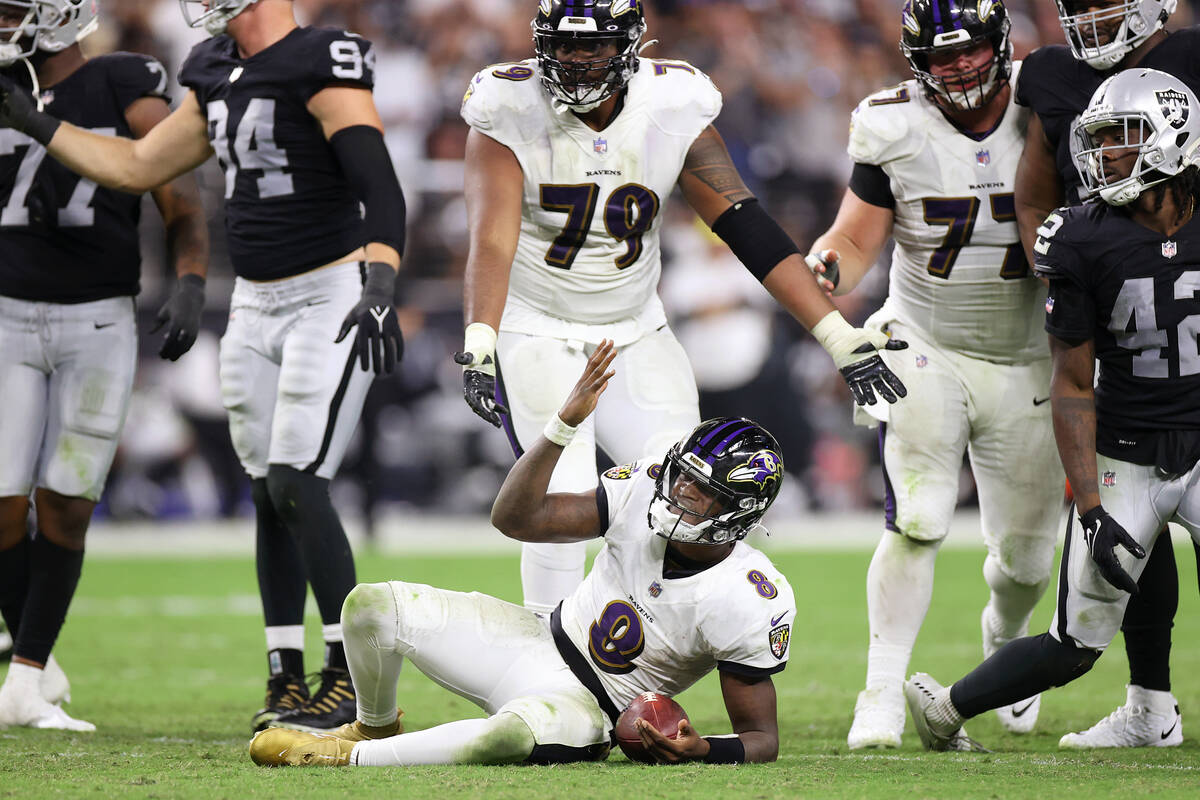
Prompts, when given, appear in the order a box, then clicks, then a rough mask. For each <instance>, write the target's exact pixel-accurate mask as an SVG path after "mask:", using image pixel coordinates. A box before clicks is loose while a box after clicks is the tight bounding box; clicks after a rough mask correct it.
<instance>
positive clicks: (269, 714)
mask: <svg viewBox="0 0 1200 800" xmlns="http://www.w3.org/2000/svg"><path fill="white" fill-rule="evenodd" d="M306 702H308V685H307V684H306V683H305V682H304V679H303V678H301V677H299V676H297V675H289V674H287V673H286V672H281V673H280V674H278V675H272V676H271V677H270V678H268V679H267V699H266V701H265V702H264V703H263V707H262V708H261V709H259V711H258V712H257V713H255V715H254V719H253V720H251V721H250V725H251V729H252V730H253V731H261V730H263V729H264V728H266V727H268V726H269V725H270V724H271V723H272V722H274V721H275V718H276V717H278V716H279V715H280V714H282V713H284V712H286V711H295V710H296V709H297V708H300V706H302V705H304V703H306Z"/></svg>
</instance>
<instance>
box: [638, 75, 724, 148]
mask: <svg viewBox="0 0 1200 800" xmlns="http://www.w3.org/2000/svg"><path fill="white" fill-rule="evenodd" d="M639 62H640V66H639V68H638V75H637V76H635V77H637V78H640V80H641V81H642V82H643V84H644V85H645V86H646V88H647V90H648V92H649V94H650V97H651V100H650V105H649V111H650V115H651V116H652V117H653V118H654V121H655V124H657V125H658V126H659V127H660V128H662V129H663V130H666V131H670V132H680V133H690V134H691V135H693V136H696V135H699V134H700V131H702V130H704V129H705V128H706V127H708V125H709V124H711V123H712V121H713V120H714V119H716V118H717V115H718V114H720V113H721V105H722V102H723V101H722V98H721V92H720V90H719V89H717V87H716V85H715V84H714V83H713V82H712V79H711V78H709V77H708V75H706V74H704V72H703V71H702V70H700V69H698V68H697V67H694V66H692V65H691V64H689V63H688V62H686V61H678V60H675V59H665V58H642V59H639Z"/></svg>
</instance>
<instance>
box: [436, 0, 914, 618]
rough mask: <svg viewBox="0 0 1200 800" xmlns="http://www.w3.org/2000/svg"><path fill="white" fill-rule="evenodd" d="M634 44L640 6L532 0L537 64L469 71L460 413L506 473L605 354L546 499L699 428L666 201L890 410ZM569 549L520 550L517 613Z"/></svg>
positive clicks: (687, 93)
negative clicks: (603, 466)
mask: <svg viewBox="0 0 1200 800" xmlns="http://www.w3.org/2000/svg"><path fill="white" fill-rule="evenodd" d="M645 29H646V24H645V18H644V16H643V11H642V5H641V2H640V0H542V2H541V3H540V5H539V7H538V12H537V15H536V17H535V18H534V20H533V39H534V44H535V48H536V57H535V58H531V59H526V60H525V61H521V62H518V63H511V64H499V65H496V66H492V67H488V68H487V69H484V70H482V71H481V72H479V73H478V74H477V75H475V77H474V78H473V79H472V81H471V84H470V86H469V87H468V89H467V93H466V96H465V97H464V99H463V104H462V116H463V118H464V119H465V120H466V121H467V122H468V123H469V124H470V126H471V131H470V134H469V137H468V139H467V154H466V162H467V164H466V201H467V213H468V218H469V226H470V242H471V247H470V254H469V256H468V260H467V267H466V280H465V287H464V289H465V300H464V315H465V319H466V320H467V322H468V323H469V324H468V325H467V328H466V333H465V343H464V345H463V352H462V353H460V354H458V355H457V356H456V359H457V360H458V361H459V363H461V364H463V366H464V374H463V383H464V393H465V396H466V400H467V403H468V404H469V405H470V406H471V408H472V409H473V410H474V411H475V413H477V414H478V415H479V416H481V417H482V418H483V419H485V420H487V421H488V422H490V423H492V424H493V425H496V426H497V427H500V426H501V425H503V427H504V429H505V431H506V433H507V434H508V436H509V438H510V440H511V442H512V445H513V449H514V451H515V452H516V453H517V455H520V453H521V452H522V450H523V447H524V446H525V445H526V444H528V443H529V442H531V441H534V440H535V439H536V438H537V435H538V432H539V431H540V430H541V429H542V426H543V425H545V424H546V421H547V420H548V419H550V418H551V417H552V416H553V415H554V412H555V410H556V409H557V408H558V407H559V406H560V405H561V404H562V400H563V398H564V397H566V395H567V393H568V392H569V391H570V389H571V386H572V384H573V382H574V380H575V376H576V375H577V374H578V373H579V369H580V367H581V366H582V364H583V363H584V362H585V361H586V360H587V357H588V354H589V353H591V352H592V351H593V350H594V349H595V348H596V345H597V344H598V343H599V342H600V341H601V340H602V339H605V338H608V339H612V340H613V341H615V342H616V346H617V361H616V371H617V372H616V377H615V378H614V379H613V384H612V387H611V389H610V391H609V395H608V397H606V398H605V399H604V401H603V402H601V403H600V407H599V408H598V409H597V411H596V413H595V415H593V416H592V417H591V418H589V419H588V420H587V422H586V423H584V428H583V430H582V431H580V434H579V436H577V437H575V439H574V440H573V441H572V443H571V446H570V447H568V448H567V449H566V452H565V453H564V454H563V458H562V462H561V464H560V465H559V468H558V469H557V470H556V471H555V473H554V480H553V482H552V483H551V488H552V489H553V490H554V491H564V492H578V491H584V490H586V489H589V488H592V487H595V485H596V447H597V446H599V447H600V448H601V449H603V450H604V451H605V452H606V453H607V454H608V455H609V456H610V457H612V459H613V460H614V461H616V462H617V463H627V462H632V461H635V460H637V459H639V458H643V457H646V456H649V455H653V456H658V455H659V454H661V453H662V452H664V451H665V450H666V448H667V446H668V445H669V444H670V443H671V442H674V441H676V440H678V439H679V437H680V436H682V435H683V434H684V433H686V432H687V431H689V430H691V429H692V428H693V427H694V426H695V425H696V423H697V422H699V421H700V413H699V409H698V405H697V403H698V397H697V391H696V382H695V379H694V377H693V376H692V372H691V368H690V366H689V364H688V359H687V354H685V353H684V351H683V349H682V348H681V347H680V345H679V342H678V341H676V339H675V335H674V334H673V333H672V332H671V330H670V329H669V328H668V327H667V320H666V316H665V314H664V312H663V307H662V303H661V301H660V300H659V297H658V294H657V292H656V289H657V286H658V279H659V274H660V271H661V262H660V253H659V231H660V229H661V227H662V217H663V215H662V214H661V213H660V212H661V209H662V204H663V203H664V202H665V201H666V199H667V196H668V195H669V194H670V193H671V191H672V190H673V189H674V187H675V186H676V185H678V186H679V188H680V190H681V192H682V193H683V197H684V199H685V200H686V201H687V202H688V204H689V205H690V206H691V207H692V208H693V209H695V211H696V213H697V214H699V215H700V217H701V218H702V219H703V220H704V222H705V223H706V224H708V225H710V226H711V227H712V229H713V231H714V232H715V233H716V234H717V235H718V236H720V237H721V238H722V239H723V240H724V241H725V242H726V243H727V244H728V245H729V247H730V249H731V250H732V251H733V253H734V254H735V255H736V256H737V257H738V258H739V259H741V261H742V262H743V263H744V264H745V265H746V267H747V268H748V269H749V270H750V271H751V272H752V273H753V274H754V275H755V276H756V277H758V278H759V279H760V280H761V281H763V283H764V285H765V286H766V287H767V289H768V290H769V291H770V292H771V293H772V294H773V295H774V296H775V297H776V298H777V299H778V300H779V301H780V302H781V303H782V304H783V305H784V306H785V307H787V308H788V310H789V311H791V312H792V313H793V315H795V316H796V317H797V318H798V319H799V320H800V321H801V322H802V323H804V324H805V325H806V327H808V328H809V329H810V330H811V331H812V332H813V334H814V336H816V337H817V339H818V340H820V341H821V343H822V344H823V345H824V346H825V348H826V349H827V350H828V351H829V352H830V354H831V355H832V356H833V359H834V362H835V363H836V364H837V366H838V367H839V368H840V369H841V370H842V374H843V375H844V376H845V378H846V380H847V382H848V383H850V385H851V387H852V389H853V391H854V393H855V396H856V398H857V399H858V400H859V402H870V403H875V402H876V398H875V395H874V392H875V391H879V393H880V395H881V396H882V397H884V399H886V400H888V401H889V402H891V401H894V400H895V399H896V397H897V396H901V397H902V396H903V395H904V391H903V387H902V386H900V384H899V382H898V381H895V379H894V376H893V375H892V374H891V373H890V372H888V371H887V368H886V367H885V366H884V364H883V362H882V360H881V359H880V358H879V357H878V355H877V353H876V351H877V349H882V348H884V347H885V346H889V343H888V339H887V337H886V336H884V335H883V334H882V333H880V332H878V331H871V332H866V331H863V330H858V329H855V328H852V327H851V326H850V325H849V324H848V323H846V322H845V320H843V319H842V317H841V315H840V314H838V313H837V311H836V310H834V308H833V305H832V304H831V303H830V302H829V301H828V300H827V298H825V297H824V296H822V293H821V292H820V291H815V287H814V286H813V282H812V280H811V279H809V278H808V276H807V273H806V272H805V271H804V264H803V261H802V259H801V257H800V255H799V251H798V250H797V248H796V246H795V245H794V244H793V242H792V241H791V239H790V238H789V237H788V236H787V234H785V233H784V232H783V230H782V229H781V228H780V227H779V225H778V224H776V223H775V221H774V220H773V219H771V217H769V216H768V215H767V214H766V212H765V211H763V209H762V207H761V206H760V205H759V203H758V201H757V200H756V199H755V198H754V195H752V194H751V193H750V192H749V191H748V190H747V189H746V186H745V184H744V183H743V182H742V179H741V177H740V176H739V175H738V173H737V170H736V168H735V167H734V166H733V163H732V161H731V160H730V157H729V154H728V153H727V152H726V150H725V145H724V143H723V142H722V140H721V137H720V135H719V134H718V133H717V131H716V129H715V128H714V127H713V126H712V123H713V120H714V119H715V118H716V116H717V113H718V112H719V111H720V110H721V94H720V92H718V91H717V89H716V87H715V86H713V84H712V82H711V81H710V80H709V79H708V77H707V76H706V75H704V73H702V72H700V71H699V70H698V69H696V68H695V67H693V66H691V65H690V64H687V63H686V62H683V61H666V60H659V59H648V58H641V57H639V56H638V52H639V50H640V49H641V48H642V37H643V35H644V33H645ZM497 332H498V333H497ZM890 346H891V347H896V348H898V347H901V346H903V345H902V343H900V342H896V341H893V342H891V343H890ZM584 549H585V546H584V544H583V543H577V544H561V543H554V544H551V543H541V542H536V543H527V544H526V545H525V546H524V547H523V548H522V555H521V582H522V587H523V589H524V598H525V604H526V605H527V606H528V607H529V608H532V609H534V610H537V611H541V612H549V611H550V610H551V609H553V608H554V606H555V605H556V604H557V603H558V601H559V600H561V599H562V598H563V597H565V596H566V595H568V594H569V593H570V592H571V591H572V590H574V588H575V587H576V586H577V585H578V584H579V581H580V580H581V579H582V578H583V573H584V562H585V553H584Z"/></svg>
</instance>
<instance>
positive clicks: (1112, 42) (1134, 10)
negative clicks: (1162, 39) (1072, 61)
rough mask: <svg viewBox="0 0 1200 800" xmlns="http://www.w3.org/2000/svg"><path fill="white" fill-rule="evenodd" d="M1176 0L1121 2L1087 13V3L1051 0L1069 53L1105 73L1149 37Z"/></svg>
mask: <svg viewBox="0 0 1200 800" xmlns="http://www.w3.org/2000/svg"><path fill="white" fill-rule="evenodd" d="M1177 2H1178V0H1124V1H1123V2H1119V3H1117V4H1116V5H1113V6H1109V7H1108V8H1099V9H1096V10H1095V11H1089V10H1088V7H1089V6H1090V5H1091V3H1089V2H1088V1H1087V0H1054V3H1055V5H1057V6H1058V21H1059V23H1061V24H1062V29H1063V33H1065V34H1066V36H1067V44H1069V45H1070V46H1071V52H1072V53H1073V54H1074V55H1075V58H1077V59H1078V60H1080V61H1086V62H1087V64H1088V66H1090V67H1092V68H1094V69H1098V70H1106V69H1111V68H1112V67H1115V66H1116V65H1117V64H1120V63H1121V60H1122V59H1124V58H1125V56H1127V55H1128V54H1129V53H1130V51H1132V50H1133V49H1134V48H1135V47H1137V46H1138V45H1139V44H1141V43H1142V42H1144V41H1146V40H1147V39H1149V38H1150V35H1151V34H1152V33H1154V32H1155V31H1156V30H1158V29H1159V28H1161V27H1162V26H1163V23H1165V22H1166V21H1167V17H1169V16H1171V14H1172V12H1174V11H1175V5H1176V3H1177ZM1118 20H1119V27H1118V28H1117V30H1116V32H1115V33H1114V34H1113V35H1112V38H1111V39H1109V40H1108V41H1104V42H1101V39H1102V38H1103V37H1102V33H1103V29H1105V28H1107V27H1108V25H1109V24H1110V23H1114V22H1117V21H1118Z"/></svg>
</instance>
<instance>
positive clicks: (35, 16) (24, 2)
mask: <svg viewBox="0 0 1200 800" xmlns="http://www.w3.org/2000/svg"><path fill="white" fill-rule="evenodd" d="M0 10H3V11H4V12H5V13H6V15H7V17H8V18H9V19H14V20H15V19H16V17H17V16H18V15H20V16H21V21H20V22H9V23H8V24H5V25H0V66H4V67H7V66H11V65H12V64H15V63H16V62H17V61H20V60H21V59H22V58H29V57H30V56H31V55H33V54H34V53H35V52H37V51H38V50H42V51H44V52H47V53H58V52H60V51H62V50H65V49H66V48H68V47H70V46H71V45H73V44H75V42H77V41H79V40H80V39H82V38H83V37H85V36H87V35H88V34H89V33H92V32H93V31H95V30H96V25H97V20H96V14H97V11H96V0H0Z"/></svg>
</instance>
